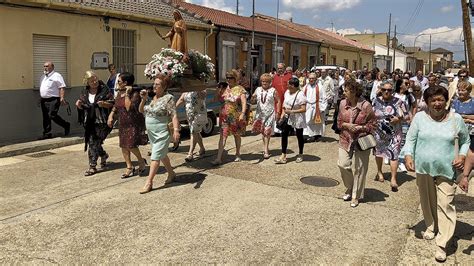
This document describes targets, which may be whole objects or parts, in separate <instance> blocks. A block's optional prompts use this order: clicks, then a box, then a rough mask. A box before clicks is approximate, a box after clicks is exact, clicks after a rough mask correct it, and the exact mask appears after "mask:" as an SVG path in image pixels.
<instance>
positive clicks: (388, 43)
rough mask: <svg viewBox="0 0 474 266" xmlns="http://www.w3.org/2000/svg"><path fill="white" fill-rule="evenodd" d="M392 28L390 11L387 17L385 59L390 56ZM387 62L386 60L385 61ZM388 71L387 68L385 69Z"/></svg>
mask: <svg viewBox="0 0 474 266" xmlns="http://www.w3.org/2000/svg"><path fill="white" fill-rule="evenodd" d="M391 28H392V13H390V16H389V18H388V36H387V59H388V58H389V56H390V30H391ZM385 62H387V61H385ZM387 71H388V69H387Z"/></svg>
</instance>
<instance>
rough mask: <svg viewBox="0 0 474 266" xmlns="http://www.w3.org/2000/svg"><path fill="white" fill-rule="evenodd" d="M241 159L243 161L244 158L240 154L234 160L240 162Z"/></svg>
mask: <svg viewBox="0 0 474 266" xmlns="http://www.w3.org/2000/svg"><path fill="white" fill-rule="evenodd" d="M241 161H242V158H240V156H235V159H234V162H236V163H238V162H241Z"/></svg>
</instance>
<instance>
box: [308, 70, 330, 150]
mask: <svg viewBox="0 0 474 266" xmlns="http://www.w3.org/2000/svg"><path fill="white" fill-rule="evenodd" d="M308 80H309V83H308V84H306V85H305V86H304V87H303V92H304V94H305V96H306V114H305V119H306V128H304V130H303V136H307V137H308V138H307V139H306V141H307V142H313V141H316V140H317V139H318V138H320V137H321V136H324V131H325V113H326V108H327V99H326V95H325V94H326V93H325V91H324V89H323V88H321V87H318V85H317V84H316V74H315V73H311V74H309V77H308ZM315 116H316V117H317V116H319V121H315ZM316 120H318V119H316Z"/></svg>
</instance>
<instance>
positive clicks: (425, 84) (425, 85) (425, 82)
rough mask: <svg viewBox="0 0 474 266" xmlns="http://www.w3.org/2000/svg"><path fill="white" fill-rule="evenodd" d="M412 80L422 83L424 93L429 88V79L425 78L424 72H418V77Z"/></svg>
mask: <svg viewBox="0 0 474 266" xmlns="http://www.w3.org/2000/svg"><path fill="white" fill-rule="evenodd" d="M410 80H413V81H418V82H420V84H421V90H422V91H424V90H425V89H426V88H428V79H427V78H426V77H424V76H423V72H422V71H421V70H418V71H416V76H414V77H412V78H411V79H410Z"/></svg>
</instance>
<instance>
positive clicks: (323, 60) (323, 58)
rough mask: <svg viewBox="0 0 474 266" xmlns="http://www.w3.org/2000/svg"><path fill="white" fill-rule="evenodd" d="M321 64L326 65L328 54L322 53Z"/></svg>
mask: <svg viewBox="0 0 474 266" xmlns="http://www.w3.org/2000/svg"><path fill="white" fill-rule="evenodd" d="M321 64H322V65H326V64H327V63H326V54H325V53H322V54H321Z"/></svg>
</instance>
